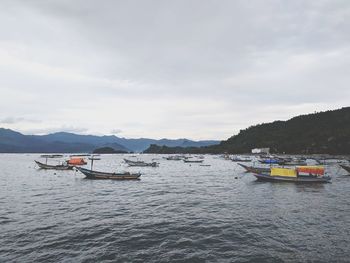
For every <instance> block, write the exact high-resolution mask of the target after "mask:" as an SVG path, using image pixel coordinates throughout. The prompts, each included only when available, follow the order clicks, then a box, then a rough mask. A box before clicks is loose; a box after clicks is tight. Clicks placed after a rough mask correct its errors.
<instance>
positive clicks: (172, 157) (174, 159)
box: [164, 156, 183, 161]
mask: <svg viewBox="0 0 350 263" xmlns="http://www.w3.org/2000/svg"><path fill="white" fill-rule="evenodd" d="M164 159H166V160H168V161H181V160H183V157H181V156H168V157H164Z"/></svg>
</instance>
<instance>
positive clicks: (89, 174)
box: [76, 167, 141, 180]
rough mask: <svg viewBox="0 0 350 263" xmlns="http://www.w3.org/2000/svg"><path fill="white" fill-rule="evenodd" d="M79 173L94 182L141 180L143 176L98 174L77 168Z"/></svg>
mask: <svg viewBox="0 0 350 263" xmlns="http://www.w3.org/2000/svg"><path fill="white" fill-rule="evenodd" d="M76 169H77V170H78V171H80V172H81V173H82V174H84V175H85V176H86V178H87V179H94V180H98V179H100V180H103V179H108V180H139V179H140V176H141V174H139V173H138V174H131V173H105V172H98V171H92V170H88V169H85V168H81V167H76Z"/></svg>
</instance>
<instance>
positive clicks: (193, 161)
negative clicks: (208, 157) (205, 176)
mask: <svg viewBox="0 0 350 263" xmlns="http://www.w3.org/2000/svg"><path fill="white" fill-rule="evenodd" d="M183 161H184V162H185V163H202V162H203V161H204V160H189V159H187V160H183Z"/></svg>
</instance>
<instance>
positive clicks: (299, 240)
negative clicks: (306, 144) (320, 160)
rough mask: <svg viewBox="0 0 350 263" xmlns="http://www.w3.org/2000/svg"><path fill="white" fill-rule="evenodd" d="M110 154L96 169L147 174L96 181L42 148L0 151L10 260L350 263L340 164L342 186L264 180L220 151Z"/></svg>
mask: <svg viewBox="0 0 350 263" xmlns="http://www.w3.org/2000/svg"><path fill="white" fill-rule="evenodd" d="M100 158H101V160H99V161H95V162H94V167H93V168H94V170H99V171H107V172H120V171H131V172H141V173H142V176H141V180H138V181H113V180H89V179H85V178H84V175H83V174H81V173H80V172H78V171H53V170H40V169H38V167H37V166H36V164H35V163H34V160H40V155H39V154H1V155H0V167H1V170H0V262H259V263H261V262H350V191H349V190H350V176H349V175H347V173H346V172H345V171H344V170H342V169H341V168H340V167H339V165H338V164H337V163H336V162H335V163H332V164H329V165H327V167H326V170H327V172H328V173H329V174H330V175H331V176H332V178H333V180H332V183H329V184H314V185H312V184H311V185H297V184H293V183H270V182H258V181H256V179H255V177H254V176H253V175H252V174H249V173H245V172H244V170H243V169H242V168H241V167H240V166H238V165H237V163H235V162H232V161H228V160H225V159H223V158H221V157H220V156H218V155H205V156H204V161H203V163H202V165H201V164H199V163H192V164H191V163H184V162H182V161H168V160H165V159H164V158H163V156H162V155H146V154H143V155H136V156H132V155H120V154H118V155H101V156H100ZM123 158H128V159H133V160H143V161H147V162H148V161H156V162H159V167H156V168H153V167H146V168H142V167H133V168H129V167H127V165H126V164H125V162H124V161H123ZM48 162H49V163H52V164H55V163H57V162H58V160H57V159H50V160H49V161H48ZM203 165H205V166H203ZM87 167H89V165H87Z"/></svg>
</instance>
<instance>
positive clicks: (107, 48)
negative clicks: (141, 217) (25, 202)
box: [0, 0, 350, 140]
mask: <svg viewBox="0 0 350 263" xmlns="http://www.w3.org/2000/svg"><path fill="white" fill-rule="evenodd" d="M349 86H350V1H348V0H344V1H337V0H329V1H328V0H317V1H314V0H312V1H307V0H302V1H300V0H290V1H288V0H283V1H277V0H264V1H260V0H252V1H245V0H242V1H240V0H228V1H225V0H220V1H217V0H210V1H208V0H176V1H163V0H158V1H150V0H142V1H139V0H138V1H135V0H127V1H126V0H124V1H118V0H104V1H99V0H22V1H18V0H1V1H0V127H5V128H10V129H14V130H17V131H20V132H22V133H24V134H46V133H51V132H57V131H67V132H75V133H79V134H96V135H102V134H114V135H116V136H120V137H127V138H139V137H147V138H155V139H159V138H189V139H195V140H202V139H218V140H224V139H227V138H228V137H230V136H232V135H233V134H237V133H238V132H239V130H240V129H245V128H247V127H249V126H251V125H255V124H259V123H265V122H271V121H274V120H287V119H289V118H292V117H293V116H297V115H300V114H307V113H313V112H315V111H324V110H331V109H337V108H341V107H346V106H350V87H349Z"/></svg>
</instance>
